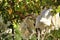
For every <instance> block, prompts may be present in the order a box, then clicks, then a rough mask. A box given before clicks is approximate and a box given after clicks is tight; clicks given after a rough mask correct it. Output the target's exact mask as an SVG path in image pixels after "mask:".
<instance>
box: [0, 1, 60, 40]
mask: <svg viewBox="0 0 60 40" xmlns="http://www.w3.org/2000/svg"><path fill="white" fill-rule="evenodd" d="M44 7H47V8H48V7H53V9H54V11H55V12H60V0H0V16H1V17H2V20H3V24H2V23H1V22H0V25H1V26H3V28H1V26H0V33H1V34H2V33H3V34H2V35H1V34H0V35H1V36H0V40H13V39H14V40H22V36H21V31H20V29H21V28H20V23H21V22H22V21H23V19H25V18H26V17H28V16H31V17H32V19H33V20H35V17H36V16H38V15H39V14H40V12H41V11H42V10H43V8H44ZM0 21H1V20H0ZM8 21H9V22H11V23H10V24H9V25H8V26H7V27H6V26H4V25H7V24H8ZM5 27H6V29H4V28H5ZM7 29H12V32H11V33H4V32H5V30H7ZM2 30H3V31H2ZM51 34H52V35H53V36H54V37H56V38H59V39H60V29H59V30H58V31H56V30H54V31H51ZM12 35H13V36H12ZM52 39H53V37H50V36H49V37H48V39H46V40H52ZM30 40H36V36H35V35H34V36H33V37H32V38H31V39H30Z"/></svg>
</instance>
